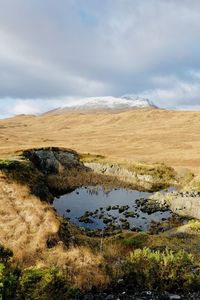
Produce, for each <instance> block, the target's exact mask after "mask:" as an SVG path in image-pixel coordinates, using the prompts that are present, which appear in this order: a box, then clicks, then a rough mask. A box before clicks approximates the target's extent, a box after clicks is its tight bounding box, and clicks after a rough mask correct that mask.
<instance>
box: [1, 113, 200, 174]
mask: <svg viewBox="0 0 200 300" xmlns="http://www.w3.org/2000/svg"><path fill="white" fill-rule="evenodd" d="M0 140H1V143H0V155H1V157H3V156H7V155H13V154H14V153H15V151H18V150H22V149H27V148H32V147H43V146H59V147H67V148H72V149H74V150H76V151H77V152H79V153H93V154H101V155H104V156H105V157H106V158H108V159H110V160H112V161H129V162H136V161H140V162H148V163H151V162H153V163H154V162H164V163H166V164H167V165H169V166H172V167H174V168H175V169H176V170H179V169H185V168H188V169H190V170H192V171H193V172H195V173H199V171H200V155H199V153H200V112H199V111H175V110H164V109H140V110H127V111H118V112H112V111H100V112H95V113H94V112H84V111H83V112H80V111H79V112H78V111H71V112H70V111H69V112H65V113H63V114H62V113H61V114H52V113H50V114H44V115H40V116H32V115H30V116H26V115H20V116H16V117H13V118H8V119H4V120H1V121H0Z"/></svg>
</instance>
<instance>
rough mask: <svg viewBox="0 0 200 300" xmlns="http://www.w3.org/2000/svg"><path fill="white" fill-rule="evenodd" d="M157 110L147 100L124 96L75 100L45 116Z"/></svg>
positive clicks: (48, 112)
mask: <svg viewBox="0 0 200 300" xmlns="http://www.w3.org/2000/svg"><path fill="white" fill-rule="evenodd" d="M142 108H158V107H157V106H156V105H155V104H154V103H153V102H152V101H150V100H149V99H147V98H142V97H138V96H137V97H135V96H132V95H124V96H121V97H113V96H104V97H89V98H82V99H77V100H75V101H74V103H69V104H68V105H66V106H63V107H58V108H55V109H53V110H50V111H47V112H46V113H45V114H62V113H65V112H67V111H98V110H101V111H102V110H109V111H110V110H116V111H118V110H126V109H142Z"/></svg>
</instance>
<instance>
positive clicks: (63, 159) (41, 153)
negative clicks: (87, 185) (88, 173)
mask: <svg viewBox="0 0 200 300" xmlns="http://www.w3.org/2000/svg"><path fill="white" fill-rule="evenodd" d="M23 156H24V157H26V158H28V159H29V160H30V161H31V162H32V163H33V164H34V165H35V166H36V167H37V168H38V169H39V170H40V171H42V172H43V173H45V174H61V173H63V172H64V171H65V170H69V169H72V168H75V169H79V170H88V168H86V167H85V166H84V164H83V163H82V162H81V161H80V157H79V155H78V153H77V152H75V151H73V150H71V149H65V148H59V147H44V148H38V149H37V148H35V149H30V150H25V151H24V152H23Z"/></svg>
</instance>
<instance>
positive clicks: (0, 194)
mask: <svg viewBox="0 0 200 300" xmlns="http://www.w3.org/2000/svg"><path fill="white" fill-rule="evenodd" d="M58 229H59V222H58V220H57V218H56V216H55V215H54V213H53V211H52V210H51V209H50V207H49V206H48V205H47V204H45V203H42V202H41V201H40V200H39V199H38V198H36V197H34V196H33V195H30V192H29V190H28V189H27V188H26V187H25V186H22V185H19V184H16V183H11V182H10V183H9V182H7V180H6V179H5V177H4V175H3V174H2V173H0V242H1V243H2V244H3V245H5V246H7V247H9V248H11V249H13V250H14V259H15V260H16V261H17V262H18V263H23V264H24V265H26V264H28V265H30V264H31V263H32V262H34V261H35V258H36V256H38V254H40V253H42V252H43V251H44V249H46V247H47V246H46V241H47V239H48V238H49V237H52V236H55V235H56V234H57V232H58Z"/></svg>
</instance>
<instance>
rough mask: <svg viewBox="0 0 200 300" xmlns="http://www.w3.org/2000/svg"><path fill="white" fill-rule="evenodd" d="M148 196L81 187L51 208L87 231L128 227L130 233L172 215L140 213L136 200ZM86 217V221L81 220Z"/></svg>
mask: <svg viewBox="0 0 200 300" xmlns="http://www.w3.org/2000/svg"><path fill="white" fill-rule="evenodd" d="M150 195H152V193H148V192H139V191H136V190H127V189H122V188H120V189H113V190H111V191H109V192H106V191H105V190H104V189H103V188H102V187H100V186H98V187H81V188H78V189H76V190H74V191H73V192H71V193H68V194H65V195H63V196H60V197H59V198H55V199H54V202H53V205H54V207H55V209H56V211H57V213H58V214H59V215H61V216H64V217H65V218H70V220H71V221H72V222H73V223H75V224H76V225H78V226H80V227H84V228H87V229H92V230H94V229H102V228H106V227H107V226H108V225H109V224H114V225H116V226H119V227H122V226H123V224H126V225H127V223H129V226H130V229H131V228H139V229H142V230H148V229H149V227H150V225H151V222H152V221H155V222H159V221H161V220H162V219H168V218H169V217H170V216H171V215H172V213H171V211H169V210H168V211H164V212H162V211H158V212H154V213H152V214H148V213H145V212H142V211H141V208H140V207H139V206H138V205H137V199H140V198H145V199H146V198H148V197H149V196H150ZM85 213H86V214H85ZM85 215H86V216H87V218H84V217H82V218H81V216H85ZM106 220H107V221H106ZM108 220H109V221H108ZM111 220H112V222H111ZM81 221H83V222H81ZM84 221H86V222H84ZM107 222H108V223H107ZM105 223H106V224H105Z"/></svg>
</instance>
